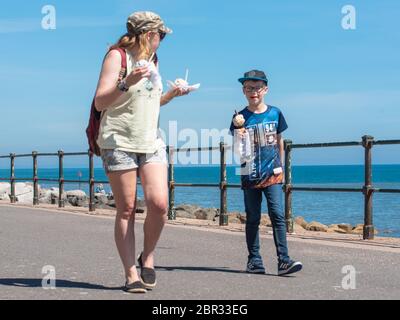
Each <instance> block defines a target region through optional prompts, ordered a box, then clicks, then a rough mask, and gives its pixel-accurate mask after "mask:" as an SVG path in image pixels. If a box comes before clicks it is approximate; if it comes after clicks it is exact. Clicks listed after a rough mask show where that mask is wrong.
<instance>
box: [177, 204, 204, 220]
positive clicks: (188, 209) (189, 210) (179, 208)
mask: <svg viewBox="0 0 400 320" xmlns="http://www.w3.org/2000/svg"><path fill="white" fill-rule="evenodd" d="M199 209H201V208H200V207H199V206H195V205H190V204H183V205H179V206H176V207H175V210H176V211H185V212H187V213H189V214H191V215H192V217H193V218H195V215H194V213H195V211H197V210H199Z"/></svg>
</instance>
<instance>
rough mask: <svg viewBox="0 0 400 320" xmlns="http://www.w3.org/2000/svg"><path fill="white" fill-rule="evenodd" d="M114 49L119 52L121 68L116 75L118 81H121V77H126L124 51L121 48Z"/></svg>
mask: <svg viewBox="0 0 400 320" xmlns="http://www.w3.org/2000/svg"><path fill="white" fill-rule="evenodd" d="M114 50H117V51H118V52H119V53H120V54H121V70H120V72H119V76H118V81H121V80H122V79H123V78H125V77H126V72H127V61H126V51H125V50H124V49H122V48H116V49H114Z"/></svg>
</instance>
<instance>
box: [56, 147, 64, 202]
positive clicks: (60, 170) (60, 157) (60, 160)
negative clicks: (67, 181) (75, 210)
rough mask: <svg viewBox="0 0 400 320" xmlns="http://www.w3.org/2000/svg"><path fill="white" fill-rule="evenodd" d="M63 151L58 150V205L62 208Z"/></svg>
mask: <svg viewBox="0 0 400 320" xmlns="http://www.w3.org/2000/svg"><path fill="white" fill-rule="evenodd" d="M64 206H65V203H64V151H62V150H59V151H58V207H59V208H64Z"/></svg>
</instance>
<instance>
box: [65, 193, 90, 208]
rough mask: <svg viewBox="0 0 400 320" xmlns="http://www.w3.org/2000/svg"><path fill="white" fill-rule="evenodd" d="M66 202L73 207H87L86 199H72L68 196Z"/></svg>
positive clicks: (87, 201) (87, 200)
mask: <svg viewBox="0 0 400 320" xmlns="http://www.w3.org/2000/svg"><path fill="white" fill-rule="evenodd" d="M67 199H68V201H67V202H69V203H70V204H71V205H72V206H74V207H88V206H89V199H88V198H87V197H74V196H72V197H71V196H70V197H68V198H67Z"/></svg>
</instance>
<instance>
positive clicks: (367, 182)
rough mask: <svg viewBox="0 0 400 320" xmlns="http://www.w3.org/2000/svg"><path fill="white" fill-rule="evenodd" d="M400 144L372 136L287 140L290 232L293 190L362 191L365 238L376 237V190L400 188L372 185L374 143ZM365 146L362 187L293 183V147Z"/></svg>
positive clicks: (287, 207)
mask: <svg viewBox="0 0 400 320" xmlns="http://www.w3.org/2000/svg"><path fill="white" fill-rule="evenodd" d="M391 144H400V140H380V141H379V140H378V141H374V138H373V137H371V136H368V135H366V136H363V137H362V141H360V142H357V141H353V142H333V143H311V144H293V143H292V141H291V140H285V142H284V145H285V184H284V186H283V190H284V192H285V218H286V226H287V231H288V232H290V233H291V232H293V215H292V193H293V191H312V192H362V193H363V194H364V230H363V239H364V240H367V239H368V240H372V239H374V225H373V215H372V209H373V206H372V197H373V194H374V192H381V193H400V189H380V188H374V187H373V185H372V147H373V146H374V145H391ZM353 146H362V147H363V148H364V186H363V187H362V188H327V187H296V186H293V185H292V149H305V148H327V147H353Z"/></svg>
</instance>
